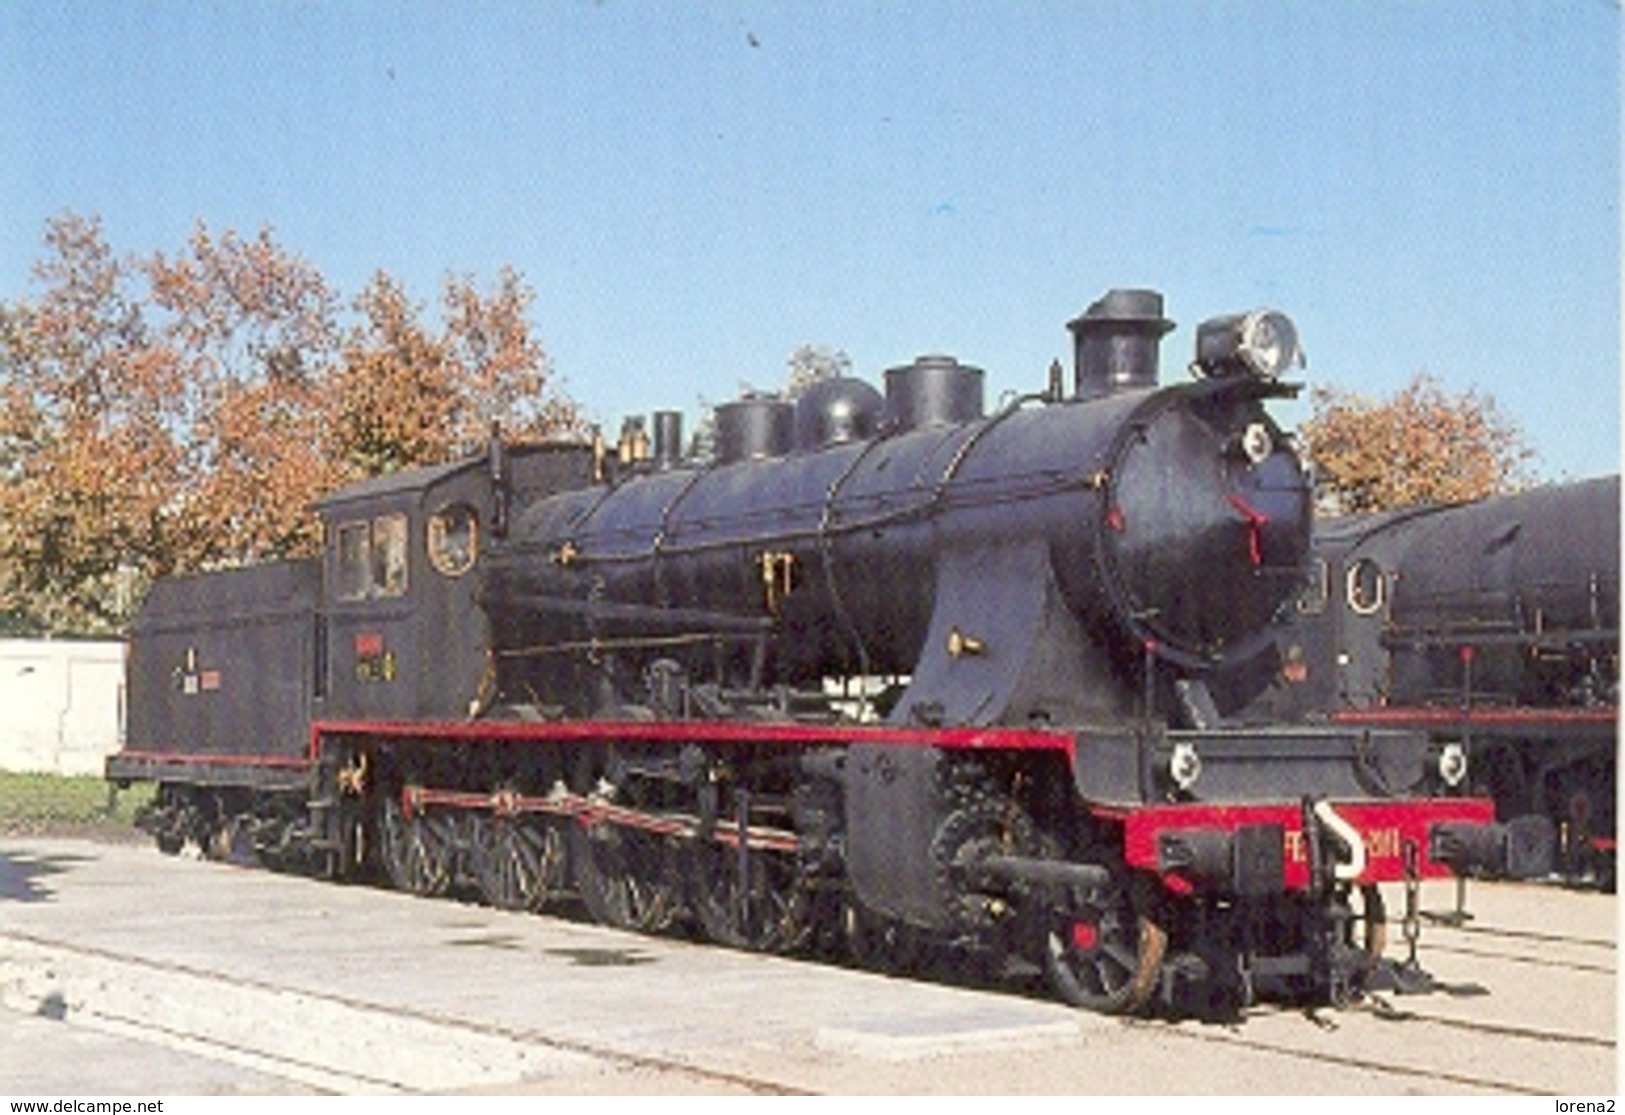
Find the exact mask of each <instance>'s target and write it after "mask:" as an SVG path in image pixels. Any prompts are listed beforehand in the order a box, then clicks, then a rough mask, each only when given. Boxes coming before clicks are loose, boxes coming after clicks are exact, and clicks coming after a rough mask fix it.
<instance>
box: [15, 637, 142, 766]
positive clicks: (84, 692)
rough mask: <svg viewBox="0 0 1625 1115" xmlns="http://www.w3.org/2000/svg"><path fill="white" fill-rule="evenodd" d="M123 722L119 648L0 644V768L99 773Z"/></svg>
mask: <svg viewBox="0 0 1625 1115" xmlns="http://www.w3.org/2000/svg"><path fill="white" fill-rule="evenodd" d="M123 725H124V644H123V643H117V642H74V641H68V640H62V641H57V640H45V639H0V770H8V771H19V772H22V771H30V772H47V773H52V774H100V773H101V772H102V761H103V759H105V758H106V757H107V756H108V755H110V754H112V753H113V752H115V751H117V750H118V749H119V746H120V744H121V743H122V739H123Z"/></svg>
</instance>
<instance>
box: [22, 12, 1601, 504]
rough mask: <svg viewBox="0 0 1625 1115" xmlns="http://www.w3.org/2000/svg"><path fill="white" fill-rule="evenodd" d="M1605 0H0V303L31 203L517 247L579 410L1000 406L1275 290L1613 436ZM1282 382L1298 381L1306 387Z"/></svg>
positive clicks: (415, 263)
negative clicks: (819, 355)
mask: <svg viewBox="0 0 1625 1115" xmlns="http://www.w3.org/2000/svg"><path fill="white" fill-rule="evenodd" d="M1620 53H1621V29H1620V11H1619V8H1618V7H1617V6H1616V5H1615V4H1614V3H1612V2H1610V0H1527V2H1523V3H1503V2H1499V0H1453V2H1446V0H1433V2H1426V3H1421V2H1415V3H1413V2H1404V0H1387V2H1379V0H1370V2H1354V0H1350V2H1344V3H1324V2H1320V0H1246V2H1242V0H1211V2H1197V0H1071V2H1065V3H1042V2H1037V0H1034V2H1027V3H1017V2H1015V0H981V2H976V3H972V2H969V0H941V2H938V3H898V4H886V3H852V2H844V3H841V2H834V3H811V2H799V0H798V2H794V3H791V2H785V3H723V2H694V3H678V2H675V0H673V2H659V3H657V2H652V0H645V2H629V0H601V2H597V3H592V2H576V0H558V2H553V3H515V4H499V3H457V4H450V3H446V4H438V3H430V2H426V0H422V2H412V3H404V2H403V3H382V2H368V3H360V2H357V3H322V4H315V3H298V2H294V0H283V2H277V3H256V2H253V0H248V2H241V3H225V2H217V3H190V4H183V3H163V4H153V3H139V2H128V3H104V4H58V3H54V2H50V3H48V2H44V0H37V2H36V0H20V2H19V0H4V2H0V96H3V97H4V104H5V106H6V107H5V110H4V111H3V112H0V151H3V153H4V158H3V159H0V213H3V214H4V217H3V219H0V299H5V300H13V299H16V298H20V297H24V296H26V294H27V293H28V291H29V285H28V281H27V274H28V269H29V267H30V265H31V264H32V263H33V262H34V261H35V260H37V259H38V258H39V257H40V255H41V252H42V248H41V242H40V238H41V234H42V232H43V229H44V225H45V222H46V221H47V219H48V218H50V217H51V216H52V215H54V214H57V213H60V212H62V211H64V210H72V211H74V212H77V213H80V214H82V215H97V216H100V217H101V218H102V220H103V222H104V229H105V233H106V235H107V237H108V239H109V240H110V241H111V243H112V244H113V245H114V246H115V247H116V248H118V249H120V250H121V251H127V252H134V253H147V252H151V251H155V250H164V251H175V250H178V249H179V248H181V247H182V246H183V245H184V243H185V241H186V238H187V236H188V234H189V233H190V232H191V230H192V229H193V228H194V227H195V225H196V224H197V223H198V222H199V221H203V222H206V223H207V224H208V225H209V227H210V228H211V229H213V230H215V231H217V232H218V231H220V230H223V229H225V228H234V229H236V230H237V231H239V232H241V233H243V234H245V235H246V234H251V233H253V232H256V231H257V230H258V229H259V228H260V227H261V226H265V225H269V226H271V227H272V228H273V229H274V231H275V233H276V236H277V238H278V240H279V241H280V242H281V243H282V244H283V245H284V246H285V247H287V248H289V249H290V250H293V251H295V252H297V253H298V254H300V255H303V256H304V257H306V258H307V259H309V260H310V261H311V262H312V263H314V264H316V265H317V266H318V267H319V268H320V269H321V271H322V272H323V273H324V274H325V275H326V276H327V277H328V279H329V280H330V281H331V282H333V283H334V284H336V285H337V286H338V287H340V289H342V290H343V291H345V292H347V293H354V292H355V291H356V290H357V289H358V288H359V287H360V286H361V284H362V283H363V282H364V281H365V280H366V279H367V277H368V276H370V275H371V274H372V273H373V272H374V271H375V270H377V269H380V268H382V269H385V270H388V271H390V272H392V273H394V274H395V275H397V276H398V277H400V278H401V279H402V280H403V281H404V282H405V283H406V285H407V287H408V289H409V290H410V291H411V292H412V293H413V294H414V295H415V296H416V297H418V298H419V299H421V300H423V301H425V302H429V301H432V300H433V299H434V298H435V297H436V295H437V292H438V290H439V284H440V280H441V278H442V277H443V276H444V275H445V274H447V273H458V274H465V273H466V274H472V275H474V276H476V277H477V278H479V279H481V280H491V279H494V278H495V276H496V274H497V272H498V270H499V268H500V267H501V266H502V265H503V264H505V263H506V264H512V265H513V266H514V267H515V268H517V269H518V270H519V271H520V272H521V273H522V274H523V275H524V277H525V278H526V280H527V281H528V282H529V283H530V284H531V285H532V286H533V287H534V288H535V289H536V291H537V294H538V298H537V302H536V306H535V308H534V313H533V316H534V319H535V321H536V324H537V329H538V332H539V334H540V336H541V338H542V339H543V341H544V343H545V344H546V346H547V348H548V350H549V352H550V353H551V356H552V359H553V362H554V366H555V369H556V371H557V373H558V375H559V376H561V377H562V384H563V387H564V389H565V390H566V391H567V392H568V393H569V394H571V395H572V396H573V397H575V398H576V399H578V400H579V401H581V402H582V403H583V404H584V405H585V406H586V407H587V408H588V410H589V412H590V413H591V414H592V415H593V416H594V417H595V418H597V419H598V420H600V421H603V422H604V423H605V424H606V425H609V426H614V425H615V424H617V423H618V421H619V418H620V417H621V416H622V415H623V414H627V413H642V412H647V411H649V410H651V409H657V408H665V407H675V408H679V409H685V410H687V411H688V413H689V414H690V416H691V420H692V418H693V417H696V416H697V415H698V413H699V408H700V403H701V400H704V401H706V402H712V403H715V402H721V401H725V400H726V399H727V398H730V397H732V396H733V394H734V393H735V392H737V391H738V390H739V388H740V387H741V385H746V384H749V385H753V386H758V387H775V386H778V385H779V384H781V383H782V381H783V378H784V368H785V359H786V357H787V356H788V355H789V353H790V352H791V350H792V349H794V348H795V347H796V346H797V345H799V344H802V343H804V342H812V343H822V344H828V345H831V346H834V347H837V348H841V349H844V350H845V351H846V352H847V353H848V354H849V355H850V356H851V357H852V361H853V367H854V370H855V372H857V373H858V374H860V375H863V376H865V377H866V378H870V379H873V380H876V381H878V380H879V377H880V375H881V373H882V372H883V370H884V369H885V368H887V367H889V366H892V365H895V364H900V363H906V362H908V361H909V360H911V359H913V357H914V356H915V355H917V354H920V353H926V352H948V353H952V354H954V355H956V356H958V357H959V358H960V359H961V360H964V361H967V362H970V363H975V364H978V365H980V366H982V367H985V368H986V369H987V370H988V373H989V401H990V403H991V402H992V401H993V400H994V398H996V396H997V395H998V394H999V393H1000V392H1002V391H1007V390H1028V389H1033V388H1036V387H1038V386H1040V385H1041V383H1042V381H1043V377H1044V371H1045V368H1046V367H1047V366H1048V364H1049V362H1050V360H1051V359H1053V358H1056V357H1060V358H1062V360H1063V363H1065V362H1067V361H1068V359H1069V340H1068V335H1067V332H1066V328H1065V323H1066V321H1067V320H1068V319H1070V318H1071V317H1073V316H1075V315H1076V314H1077V313H1078V312H1079V311H1081V310H1082V309H1083V308H1084V307H1085V306H1086V305H1087V304H1088V303H1089V302H1091V301H1092V300H1094V299H1095V298H1096V297H1098V296H1099V295H1100V294H1101V293H1103V292H1104V291H1105V290H1107V289H1108V288H1110V287H1114V286H1148V287H1154V288H1156V289H1159V290H1161V291H1163V293H1164V294H1165V296H1166V298H1167V308H1168V315H1169V316H1170V317H1172V318H1173V319H1174V320H1176V321H1177V322H1179V324H1180V328H1179V329H1177V330H1176V331H1175V332H1174V333H1172V334H1170V335H1169V337H1168V338H1167V340H1166V341H1165V342H1164V349H1163V368H1164V375H1165V378H1170V377H1172V376H1173V375H1176V374H1179V372H1178V369H1179V368H1180V367H1181V366H1182V365H1183V364H1184V362H1185V361H1186V360H1188V358H1189V356H1190V352H1191V347H1192V345H1193V335H1194V328H1195V326H1196V324H1197V322H1198V321H1200V320H1201V319H1202V318H1205V317H1208V316H1212V315H1215V314H1219V313H1225V312H1231V311H1236V310H1244V309H1251V308H1254V307H1257V306H1260V305H1269V306H1273V307H1275V308H1278V309H1281V310H1284V311H1286V312H1287V313H1288V314H1290V315H1292V316H1293V318H1294V319H1295V320H1296V321H1297V322H1298V325H1299V328H1300V331H1301V333H1302V336H1303V341H1304V347H1305V349H1306V351H1307V352H1308V355H1309V367H1308V369H1307V378H1308V379H1309V381H1310V382H1316V383H1324V384H1328V385H1333V386H1338V387H1342V388H1346V389H1358V390H1362V391H1366V392H1369V393H1372V394H1378V395H1382V394H1391V393H1392V392H1394V391H1395V390H1397V389H1398V388H1399V387H1401V386H1402V385H1403V384H1404V383H1405V382H1406V381H1407V380H1408V379H1409V378H1410V377H1411V376H1412V375H1413V374H1414V373H1416V372H1418V371H1422V370H1425V371H1427V372H1429V373H1431V374H1432V375H1434V376H1436V377H1438V378H1439V379H1441V380H1442V381H1443V382H1444V384H1445V386H1446V388H1447V389H1449V390H1451V391H1453V392H1464V391H1467V390H1468V389H1470V388H1476V389H1477V390H1479V391H1480V392H1483V393H1488V394H1490V395H1492V396H1493V397H1494V398H1495V399H1496V401H1497V402H1498V404H1499V405H1500V407H1501V409H1502V410H1503V411H1505V412H1506V413H1507V414H1508V415H1509V416H1510V417H1512V418H1513V419H1514V420H1515V421H1516V422H1517V423H1518V424H1519V425H1520V426H1521V427H1522V428H1523V430H1524V432H1525V434H1526V435H1527V438H1528V440H1529V441H1530V442H1531V443H1532V444H1533V445H1534V447H1535V448H1536V449H1537V450H1538V451H1539V453H1540V459H1539V461H1538V462H1537V466H1538V468H1539V470H1540V471H1541V472H1542V473H1543V474H1544V475H1546V476H1552V477H1557V476H1565V475H1566V476H1590V475H1597V474H1601V473H1605V472H1612V471H1615V470H1617V468H1618V466H1619V456H1620V446H1619V430H1620V402H1619V384H1620V307H1621V298H1620V227H1621V222H1620V213H1619V198H1620V165H1621V164H1620V145H1619V137H1620V86H1619V72H1620ZM1301 413H1302V408H1301V407H1296V408H1294V409H1291V410H1289V411H1288V412H1287V414H1286V417H1287V418H1288V419H1289V420H1291V419H1294V418H1296V417H1299V416H1301Z"/></svg>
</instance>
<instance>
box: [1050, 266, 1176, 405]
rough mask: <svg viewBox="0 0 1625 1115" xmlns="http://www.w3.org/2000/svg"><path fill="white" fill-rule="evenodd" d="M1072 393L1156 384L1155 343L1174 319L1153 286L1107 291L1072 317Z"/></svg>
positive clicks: (1093, 393)
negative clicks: (1166, 313) (1166, 314)
mask: <svg viewBox="0 0 1625 1115" xmlns="http://www.w3.org/2000/svg"><path fill="white" fill-rule="evenodd" d="M1066 327H1067V328H1068V329H1070V330H1071V331H1072V346H1073V356H1074V364H1073V373H1072V374H1073V395H1074V397H1075V398H1079V399H1093V398H1098V397H1099V396H1102V395H1110V394H1113V393H1114V392H1117V391H1125V390H1131V389H1134V388H1141V387H1155V386H1156V385H1157V348H1158V345H1159V344H1160V343H1161V341H1162V336H1163V334H1164V333H1167V332H1168V331H1169V330H1170V329H1172V328H1173V327H1174V323H1173V322H1171V321H1168V320H1167V319H1166V318H1164V317H1163V316H1162V295H1160V294H1158V293H1157V292H1156V291H1154V290H1111V291H1107V292H1106V294H1105V295H1104V296H1103V297H1102V298H1100V299H1099V300H1098V301H1096V302H1095V303H1093V304H1092V305H1091V306H1090V307H1089V308H1088V309H1087V310H1085V311H1084V312H1083V314H1082V315H1081V316H1080V317H1078V318H1077V319H1076V320H1074V321H1069V322H1067V325H1066Z"/></svg>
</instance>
